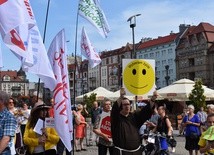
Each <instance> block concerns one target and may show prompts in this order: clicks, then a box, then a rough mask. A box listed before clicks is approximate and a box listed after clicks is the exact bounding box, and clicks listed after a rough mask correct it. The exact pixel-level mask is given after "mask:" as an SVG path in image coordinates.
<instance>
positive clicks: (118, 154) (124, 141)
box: [111, 94, 157, 155]
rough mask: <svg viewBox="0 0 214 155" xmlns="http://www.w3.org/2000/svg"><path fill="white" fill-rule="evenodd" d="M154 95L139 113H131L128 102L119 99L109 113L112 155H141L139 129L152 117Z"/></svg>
mask: <svg viewBox="0 0 214 155" xmlns="http://www.w3.org/2000/svg"><path fill="white" fill-rule="evenodd" d="M156 96H157V95H156V94H154V95H153V97H152V99H151V100H150V103H149V104H147V105H146V106H145V107H144V108H143V109H142V110H141V111H136V112H133V113H131V111H130V110H131V105H130V101H129V100H128V99H127V98H125V97H123V95H121V97H120V98H119V99H118V100H117V101H116V102H115V103H114V105H113V107H112V111H111V132H112V139H113V143H114V145H115V148H114V152H113V154H114V155H142V151H141V149H140V146H141V138H140V135H139V129H140V127H141V125H142V124H144V122H146V121H147V120H148V119H149V118H150V117H151V115H152V113H153V109H154V107H155V103H154V101H155V98H156Z"/></svg>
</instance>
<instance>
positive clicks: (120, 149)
mask: <svg viewBox="0 0 214 155" xmlns="http://www.w3.org/2000/svg"><path fill="white" fill-rule="evenodd" d="M114 148H116V149H118V150H119V151H120V155H122V151H124V152H136V151H138V150H140V149H141V145H140V146H139V147H138V148H137V149H135V150H127V149H122V148H120V147H118V146H114Z"/></svg>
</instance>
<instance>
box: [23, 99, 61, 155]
mask: <svg viewBox="0 0 214 155" xmlns="http://www.w3.org/2000/svg"><path fill="white" fill-rule="evenodd" d="M49 109H50V106H46V105H45V104H44V103H43V102H42V101H38V102H37V103H35V105H34V107H33V109H32V110H31V114H30V117H29V120H28V122H27V124H26V128H25V133H24V143H25V144H26V145H27V146H28V149H29V152H30V153H31V154H32V155H43V154H45V155H56V145H57V143H58V141H59V136H58V134H57V132H56V130H55V129H54V128H51V127H45V126H44V123H43V126H42V127H41V129H40V130H39V131H38V130H37V131H35V130H34V129H35V126H36V125H37V123H38V121H40V122H41V121H42V122H43V121H45V118H46V117H49V113H48V110H49ZM40 132H41V133H40Z"/></svg>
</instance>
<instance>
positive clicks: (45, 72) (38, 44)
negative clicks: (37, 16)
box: [22, 25, 56, 91]
mask: <svg viewBox="0 0 214 155" xmlns="http://www.w3.org/2000/svg"><path fill="white" fill-rule="evenodd" d="M29 40H30V41H29V44H28V47H27V48H32V49H31V50H30V49H29V51H31V52H32V56H33V66H31V67H30V66H26V65H25V64H23V67H22V68H23V70H24V71H26V72H29V73H33V74H36V75H37V76H38V77H39V78H40V79H41V80H42V81H43V82H44V84H45V87H46V88H49V89H50V90H51V91H52V90H54V88H55V86H56V80H55V77H54V73H53V70H52V67H51V64H50V61H49V59H48V55H47V51H46V49H45V46H44V44H43V41H42V37H41V35H40V32H39V29H38V27H37V25H35V26H34V27H33V28H32V29H30V31H29Z"/></svg>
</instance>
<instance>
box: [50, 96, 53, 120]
mask: <svg viewBox="0 0 214 155" xmlns="http://www.w3.org/2000/svg"><path fill="white" fill-rule="evenodd" d="M50 106H51V108H50V109H49V116H50V117H52V118H54V99H53V98H51V99H50Z"/></svg>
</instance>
